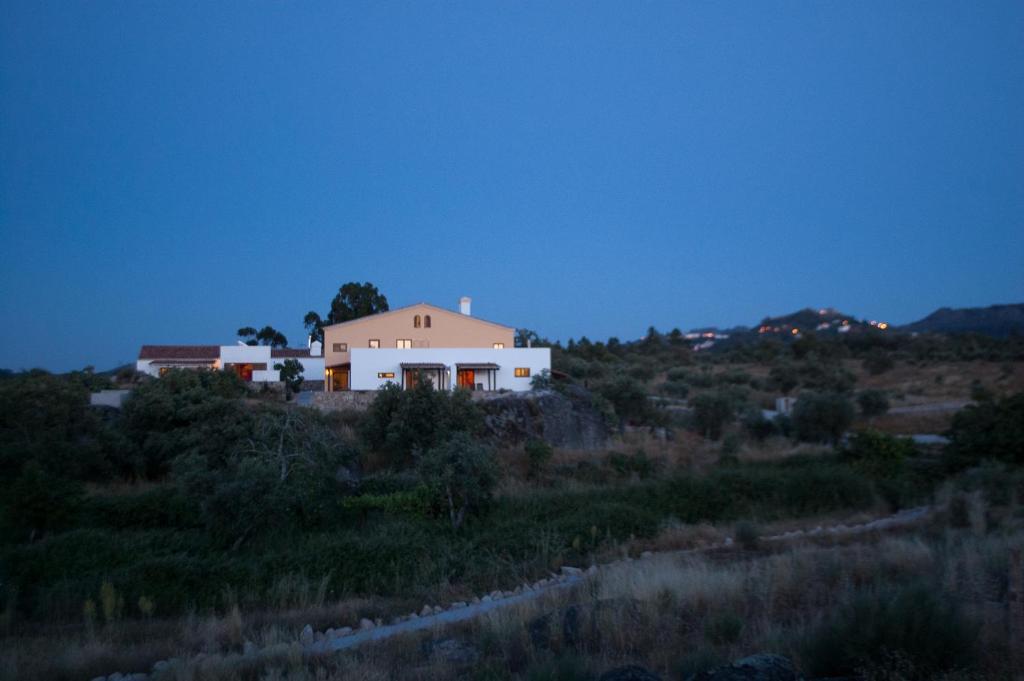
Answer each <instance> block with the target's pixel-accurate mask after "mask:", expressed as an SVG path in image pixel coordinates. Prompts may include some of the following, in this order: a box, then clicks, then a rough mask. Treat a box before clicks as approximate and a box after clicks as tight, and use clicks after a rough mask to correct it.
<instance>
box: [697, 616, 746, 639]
mask: <svg viewBox="0 0 1024 681" xmlns="http://www.w3.org/2000/svg"><path fill="white" fill-rule="evenodd" d="M741 633H743V618H742V617H740V616H739V615H737V614H736V613H733V612H722V613H714V614H711V615H709V616H708V618H707V621H706V622H705V623H704V637H705V638H706V639H707V640H708V641H710V642H711V643H713V644H715V645H717V646H723V645H730V644H733V643H736V641H738V640H740V634H741Z"/></svg>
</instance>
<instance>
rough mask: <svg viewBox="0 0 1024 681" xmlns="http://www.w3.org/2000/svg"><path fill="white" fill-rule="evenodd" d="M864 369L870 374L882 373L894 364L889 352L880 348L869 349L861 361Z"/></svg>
mask: <svg viewBox="0 0 1024 681" xmlns="http://www.w3.org/2000/svg"><path fill="white" fill-rule="evenodd" d="M862 364H863V366H864V370H865V371H867V372H868V373H869V374H871V375H872V376H878V375H879V374H884V373H885V372H886V371H889V370H890V369H892V368H893V367H894V366H895V362H893V361H892V357H890V356H889V353H888V352H886V351H885V350H883V349H881V348H875V349H874V350H872V351H870V352H869V353H868V355H867V357H865V358H864V361H863V363H862Z"/></svg>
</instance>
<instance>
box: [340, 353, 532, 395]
mask: <svg viewBox="0 0 1024 681" xmlns="http://www.w3.org/2000/svg"><path fill="white" fill-rule="evenodd" d="M350 352H351V356H352V373H351V378H350V385H351V388H352V390H377V389H378V388H380V387H382V386H383V385H384V384H385V383H388V382H389V380H390V381H393V382H395V383H398V384H399V385H401V383H402V363H403V362H404V363H406V364H409V363H421V364H427V363H430V364H434V363H438V364H444V365H445V366H446V367H448V371H449V372H451V373H450V374H449V378H448V379H447V380H449V381H450V382H451V383H453V384H454V383H455V376H456V373H455V372H456V366H455V365H456V364H467V363H477V364H485V363H494V364H497V365H498V366H499V367H500V368H499V369H498V370H497V371H496V372H495V378H496V381H497V384H496V388H495V389H497V390H502V389H504V390H515V391H522V390H529V389H530V381H531V380H532V379H533V377H534V376H538V375H540V373H541V372H542V371H544V370H550V369H551V349H550V348H504V349H502V350H494V349H492V348H410V349H408V350H399V349H397V348H380V349H376V350H374V349H370V348H353V349H352V350H351V351H350ZM516 367H527V368H529V369H530V376H529V377H528V378H516V376H515V369H516ZM387 372H393V373H394V374H395V378H394V379H383V378H377V374H378V373H387ZM476 382H477V383H483V384H484V385H485V386H486V385H487V378H486V375H485V373H484V372H479V373H478V374H477V379H476Z"/></svg>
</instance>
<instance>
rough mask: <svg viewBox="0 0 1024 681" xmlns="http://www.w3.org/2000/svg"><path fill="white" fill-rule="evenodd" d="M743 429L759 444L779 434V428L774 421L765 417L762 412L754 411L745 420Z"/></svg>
mask: <svg viewBox="0 0 1024 681" xmlns="http://www.w3.org/2000/svg"><path fill="white" fill-rule="evenodd" d="M743 428H744V430H746V431H747V434H748V435H749V436H750V437H752V438H753V439H755V440H757V441H758V442H764V441H765V440H766V439H767V438H769V437H771V436H772V435H775V434H776V433H777V432H778V427H777V426H776V424H775V423H774V422H772V421H769V420H768V419H766V418H765V417H764V414H762V413H761V411H760V410H753V411H750V412H748V413H747V415H746V416H745V417H744V418H743Z"/></svg>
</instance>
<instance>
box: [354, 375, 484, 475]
mask: <svg viewBox="0 0 1024 681" xmlns="http://www.w3.org/2000/svg"><path fill="white" fill-rule="evenodd" d="M482 426H483V415H482V413H481V411H480V408H479V407H477V405H475V404H474V403H473V402H472V400H471V399H470V397H469V394H468V393H467V392H466V391H464V390H457V391H455V392H454V393H453V392H449V391H447V390H435V389H434V387H433V385H432V384H431V383H430V381H428V380H421V381H419V382H418V383H417V385H416V387H415V388H413V389H412V390H402V389H401V388H400V387H399V386H397V385H395V384H393V383H389V384H387V385H385V386H384V387H383V388H381V389H380V390H379V391H378V393H377V397H376V398H375V399H374V401H373V403H372V404H371V405H370V408H369V409H368V410H367V412H366V416H365V418H364V420H363V423H362V425H361V427H360V434H361V435H362V437H363V440H364V442H366V444H367V445H368V446H369V447H370V449H372V450H374V451H378V452H382V453H384V454H387V455H388V456H389V458H390V460H391V462H392V463H393V464H394V465H396V466H404V465H408V464H411V463H412V462H413V459H414V455H415V453H416V452H417V451H426V450H428V449H431V448H433V447H437V446H439V445H441V444H443V443H444V442H445V441H447V440H448V439H449V438H450V437H451V436H452V435H453V434H454V433H468V434H470V435H475V434H477V433H479V431H480V429H481V428H482Z"/></svg>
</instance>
